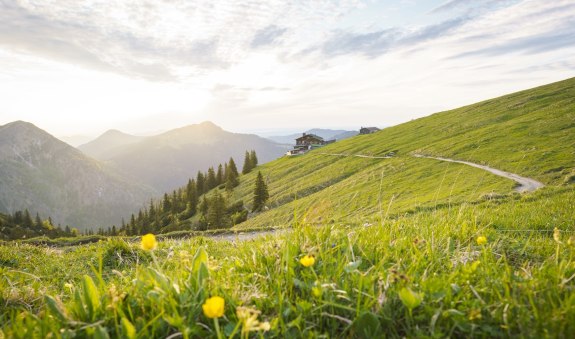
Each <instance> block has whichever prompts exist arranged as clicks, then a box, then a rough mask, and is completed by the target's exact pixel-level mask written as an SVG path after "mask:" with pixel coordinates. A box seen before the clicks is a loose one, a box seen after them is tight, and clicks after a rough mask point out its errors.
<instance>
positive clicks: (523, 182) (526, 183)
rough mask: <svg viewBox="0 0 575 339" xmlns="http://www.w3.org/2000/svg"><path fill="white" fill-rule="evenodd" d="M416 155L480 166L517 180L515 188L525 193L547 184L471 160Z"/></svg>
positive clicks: (415, 155) (422, 156) (423, 156)
mask: <svg viewBox="0 0 575 339" xmlns="http://www.w3.org/2000/svg"><path fill="white" fill-rule="evenodd" d="M414 157H417V158H428V159H435V160H440V161H447V162H456V163H460V164H465V165H468V166H472V167H476V168H480V169H482V170H485V171H488V172H491V173H493V174H495V175H498V176H500V177H504V178H507V179H511V180H513V181H515V182H517V183H518V184H519V186H517V187H516V188H515V190H516V191H517V192H520V193H523V192H533V191H535V190H536V189H538V188H541V187H543V186H545V185H543V183H541V182H539V181H537V180H534V179H531V178H526V177H522V176H520V175H518V174H515V173H509V172H505V171H502V170H498V169H496V168H492V167H489V166H485V165H479V164H476V163H473V162H469V161H463V160H454V159H448V158H442V157H430V156H425V155H421V154H414Z"/></svg>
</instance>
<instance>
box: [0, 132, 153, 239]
mask: <svg viewBox="0 0 575 339" xmlns="http://www.w3.org/2000/svg"><path fill="white" fill-rule="evenodd" d="M0 187H1V188H2V189H1V190H0V209H1V210H2V211H4V212H14V211H16V210H24V209H28V210H30V211H34V212H38V213H40V214H41V215H43V216H45V217H48V216H50V217H51V218H52V219H53V220H54V222H55V223H57V224H62V225H70V226H73V227H78V228H79V229H87V228H91V227H96V226H100V225H108V224H112V223H117V221H118V220H119V218H122V217H126V216H127V215H129V211H131V210H134V209H137V208H139V207H141V206H142V205H143V203H144V202H145V201H146V200H147V199H148V198H150V197H151V196H152V191H151V190H150V189H149V188H146V187H144V186H141V185H138V184H135V183H133V182H130V181H128V180H127V179H126V178H124V177H122V176H121V175H119V174H118V173H116V172H115V171H113V170H112V169H110V168H108V167H107V166H105V165H104V164H102V163H100V162H98V161H96V160H94V159H92V158H89V157H87V156H86V155H84V154H83V153H82V152H81V151H79V150H77V149H76V148H74V147H72V146H70V145H68V144H66V143H65V142H63V141H61V140H59V139H57V138H55V137H54V136H52V135H50V134H49V133H47V132H46V131H44V130H42V129H40V128H38V127H36V126H35V125H33V124H31V123H28V122H24V121H15V122H12V123H9V124H6V125H4V126H2V127H0Z"/></svg>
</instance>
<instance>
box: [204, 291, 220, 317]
mask: <svg viewBox="0 0 575 339" xmlns="http://www.w3.org/2000/svg"><path fill="white" fill-rule="evenodd" d="M224 306H225V301H224V298H222V297H218V296H215V297H211V298H209V299H208V300H206V302H205V303H204V304H203V305H202V310H203V311H204V315H205V316H206V317H208V318H219V317H221V316H223V315H224Z"/></svg>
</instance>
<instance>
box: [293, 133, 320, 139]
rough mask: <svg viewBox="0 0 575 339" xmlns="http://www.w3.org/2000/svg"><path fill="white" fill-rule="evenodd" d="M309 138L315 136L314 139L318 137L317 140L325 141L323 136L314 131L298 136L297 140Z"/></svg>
mask: <svg viewBox="0 0 575 339" xmlns="http://www.w3.org/2000/svg"><path fill="white" fill-rule="evenodd" d="M307 138H313V139H317V140H319V141H323V138H322V137H320V136H317V135H315V134H312V133H309V134H307V133H304V134H303V135H302V136H301V137H299V138H296V139H295V140H300V139H307Z"/></svg>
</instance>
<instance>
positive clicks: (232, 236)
mask: <svg viewBox="0 0 575 339" xmlns="http://www.w3.org/2000/svg"><path fill="white" fill-rule="evenodd" d="M315 154H321V155H331V156H337V157H357V158H370V159H391V158H393V157H392V156H371V155H363V154H343V153H315ZM413 156H414V157H416V158H427V159H435V160H439V161H447V162H456V163H460V164H464V165H468V166H472V167H476V168H479V169H482V170H485V171H487V172H490V173H493V174H495V175H498V176H500V177H503V178H507V179H511V180H513V181H515V182H517V183H518V184H519V186H517V187H516V188H515V190H516V191H517V192H520V193H523V192H533V191H535V190H536V189H538V188H541V187H543V186H545V185H544V184H543V183H541V182H539V181H537V180H535V179H531V178H526V177H522V176H520V175H518V174H515V173H509V172H505V171H502V170H498V169H496V168H493V167H489V166H485V165H479V164H476V163H473V162H469V161H463V160H454V159H449V158H442V157H432V156H426V155H422V154H413ZM285 231H286V230H285V229H271V230H262V231H248V232H241V231H240V232H238V233H228V234H219V235H214V236H211V237H212V238H213V239H216V240H225V241H245V240H251V239H254V238H257V237H260V236H263V235H268V234H279V233H283V232H285Z"/></svg>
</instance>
